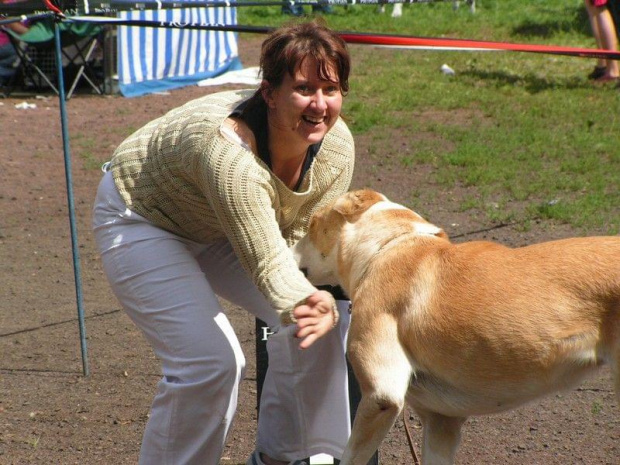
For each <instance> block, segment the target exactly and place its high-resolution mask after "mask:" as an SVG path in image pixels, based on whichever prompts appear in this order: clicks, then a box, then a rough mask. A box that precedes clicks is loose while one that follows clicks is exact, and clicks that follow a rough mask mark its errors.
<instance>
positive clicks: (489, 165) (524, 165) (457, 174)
mask: <svg viewBox="0 0 620 465" xmlns="http://www.w3.org/2000/svg"><path fill="white" fill-rule="evenodd" d="M334 9H335V12H334V14H332V15H328V16H325V19H326V21H327V23H328V24H329V25H330V27H332V28H333V29H336V30H340V31H364V32H379V33H390V34H391V33H394V34H404V35H411V36H425V37H453V38H467V39H479V40H491V41H507V42H515V43H531V44H548V45H562V46H573V47H585V48H595V43H594V39H593V37H592V34H591V31H590V26H589V22H588V18H587V15H586V13H585V9H584V6H583V0H529V1H528V2H523V1H522V0H480V1H479V2H478V8H477V12H476V13H475V14H473V15H472V14H471V13H470V12H469V10H468V9H467V8H463V7H462V8H461V9H460V10H457V11H453V10H452V5H451V2H436V3H419V4H411V5H406V6H405V8H404V15H403V17H402V18H400V19H393V18H391V17H390V15H389V14H385V15H379V14H377V13H376V6H375V5H356V6H353V7H351V6H349V7H348V8H345V7H343V6H337V7H335V8H334ZM306 10H307V11H308V12H309V11H310V8H309V7H306ZM388 10H389V7H388ZM238 14H239V19H238V21H239V23H240V24H254V25H262V26H278V25H280V24H283V23H284V22H287V21H289V18H288V17H286V16H283V15H281V14H280V11H279V8H278V7H262V8H258V7H256V8H254V7H244V8H239V10H238ZM351 51H352V57H353V73H352V76H351V91H350V93H349V95H348V96H347V98H346V99H345V108H344V112H345V113H346V114H347V115H348V117H349V120H350V121H351V124H350V126H351V129H352V131H353V132H354V134H355V135H358V136H359V135H372V136H373V140H374V143H375V144H376V145H377V147H378V149H377V150H378V151H379V152H382V151H385V153H383V154H382V155H386V156H389V157H392V158H395V159H396V161H398V162H399V163H401V164H402V165H404V166H409V167H413V168H414V169H415V166H416V165H418V164H430V165H433V167H434V168H435V169H434V171H433V172H434V176H435V181H436V182H438V183H439V184H440V186H443V187H444V188H445V189H449V188H451V187H453V186H456V185H459V186H467V187H469V188H470V189H472V188H473V189H474V190H475V192H476V195H472V196H470V197H468V198H464V199H462V201H461V205H459V208H461V209H462V210H464V211H468V210H473V209H476V210H479V211H482V212H484V214H485V215H487V218H488V219H489V220H491V221H505V220H506V219H510V220H513V221H519V222H522V223H524V224H525V223H527V222H528V221H531V220H533V219H538V218H542V219H551V220H554V221H559V222H565V223H568V224H570V225H572V226H574V227H576V228H578V229H580V230H582V231H583V232H584V233H587V232H588V231H603V232H605V233H608V234H618V233H620V188H619V187H620V90H618V89H615V88H614V87H613V85H609V86H604V87H597V86H594V85H593V84H592V83H591V82H589V81H588V80H587V78H586V76H587V74H588V73H589V72H590V70H591V69H592V67H593V66H594V64H595V62H594V60H592V59H584V58H575V57H563V56H552V55H545V54H534V53H520V52H465V51H462V52H461V51H434V50H430V51H429V50H424V51H423V50H393V49H378V48H374V47H371V46H360V45H356V46H352V47H351ZM444 63H446V64H448V65H449V66H450V67H452V68H453V69H454V70H455V72H456V74H455V75H454V76H447V75H444V74H442V73H441V72H440V71H439V68H440V66H441V65H442V64H444ZM428 115H432V118H429V117H427V116H428ZM394 128H397V129H398V130H399V131H405V133H407V132H408V133H411V134H412V135H421V134H426V135H429V136H431V137H426V138H423V139H421V141H420V143H417V141H418V139H420V138H416V144H414V145H412V148H411V150H410V151H408V152H407V153H406V154H399V153H393V151H392V150H391V148H390V138H389V135H386V136H382V134H385V133H386V131H387V130H388V129H394ZM388 134H389V132H388ZM489 205H493V208H489V207H488V206H489ZM514 205H519V206H520V207H519V208H518V209H515V207H514ZM524 205H525V207H524Z"/></svg>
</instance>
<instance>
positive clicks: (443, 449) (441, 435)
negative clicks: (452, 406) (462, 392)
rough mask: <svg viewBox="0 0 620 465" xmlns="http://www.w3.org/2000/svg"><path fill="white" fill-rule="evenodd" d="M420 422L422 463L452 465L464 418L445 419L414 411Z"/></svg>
mask: <svg viewBox="0 0 620 465" xmlns="http://www.w3.org/2000/svg"><path fill="white" fill-rule="evenodd" d="M416 413H417V414H418V415H419V416H420V420H421V422H422V436H423V437H422V440H423V443H422V463H423V464H424V465H452V464H454V458H455V456H456V450H457V449H458V446H459V443H460V442H461V427H462V426H463V423H465V420H466V418H459V417H447V416H445V415H441V414H439V413H435V412H429V411H424V410H421V409H416Z"/></svg>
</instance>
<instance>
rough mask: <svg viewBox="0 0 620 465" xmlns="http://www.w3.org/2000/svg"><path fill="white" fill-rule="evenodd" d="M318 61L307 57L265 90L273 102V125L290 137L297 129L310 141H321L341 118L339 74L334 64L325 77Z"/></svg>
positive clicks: (270, 112)
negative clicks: (322, 77) (277, 84)
mask: <svg viewBox="0 0 620 465" xmlns="http://www.w3.org/2000/svg"><path fill="white" fill-rule="evenodd" d="M317 71H318V69H317V62H316V60H315V59H314V58H306V59H305V60H303V61H302V62H301V64H300V66H299V67H298V68H297V70H296V71H295V74H294V75H293V76H291V75H290V74H288V73H287V74H286V75H285V76H284V79H283V81H282V84H281V85H280V86H279V87H277V88H275V89H271V90H266V91H265V92H264V94H263V95H264V98H265V101H266V102H267V105H268V106H269V127H270V128H274V129H276V130H277V131H278V132H281V135H284V136H286V137H289V135H290V134H292V133H294V134H295V135H296V136H297V137H299V138H300V139H303V140H304V141H305V142H306V143H307V144H308V145H311V144H315V143H317V142H320V141H321V140H322V139H323V137H325V134H327V132H328V131H329V130H330V129H331V128H332V126H333V125H334V124H335V123H336V121H337V120H338V116H339V115H340V110H341V109H342V91H341V88H340V84H339V82H338V74H337V73H336V72H335V70H334V69H333V68H331V67H330V69H329V73H328V78H329V80H326V79H321V77H320V76H319V74H318V72H317Z"/></svg>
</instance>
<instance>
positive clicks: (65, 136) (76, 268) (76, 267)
mask: <svg viewBox="0 0 620 465" xmlns="http://www.w3.org/2000/svg"><path fill="white" fill-rule="evenodd" d="M54 39H55V40H54V42H55V45H56V71H57V72H58V98H59V99H60V120H61V126H62V145H63V151H64V158H65V178H66V183H67V202H68V207H69V224H70V227H71V246H72V250H73V274H74V279H75V294H76V300H77V310H78V322H79V328H80V348H81V351H82V371H83V373H84V376H88V375H89V374H90V370H89V367H88V349H87V346H86V326H85V324H84V308H83V304H82V301H83V299H82V279H81V270H80V257H79V252H78V240H77V227H76V224H75V223H76V221H75V203H74V200H73V180H72V177H71V154H70V149H69V128H68V126H69V125H68V119H67V102H66V99H65V83H64V76H63V69H62V44H61V40H60V27H59V25H58V21H54Z"/></svg>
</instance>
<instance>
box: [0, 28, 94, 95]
mask: <svg viewBox="0 0 620 465" xmlns="http://www.w3.org/2000/svg"><path fill="white" fill-rule="evenodd" d="M52 21H53V20H51V19H50V20H42V21H39V22H36V23H34V24H32V25H31V26H30V29H29V30H28V32H26V33H25V34H21V35H20V34H16V33H14V32H13V31H10V30H8V29H4V31H5V32H6V33H7V34H8V35H9V38H10V40H11V43H12V45H13V48H14V49H15V51H16V53H17V55H18V58H19V65H18V69H17V73H16V74H17V75H18V76H20V77H21V83H22V86H24V87H25V88H27V87H28V86H30V87H31V88H33V90H34V91H36V92H44V91H45V90H47V89H52V90H53V91H54V92H55V93H56V94H58V93H59V92H58V87H57V82H58V72H57V69H56V55H55V43H54V24H53V22H52ZM59 28H60V40H61V51H62V62H63V71H64V72H65V75H66V77H65V87H66V86H67V85H69V88H68V90H67V92H66V98H67V100H68V99H70V98H71V96H72V95H73V92H74V91H75V89H76V87H77V85H78V84H79V83H80V81H81V80H82V78H83V79H84V80H85V81H86V82H87V83H88V84H89V85H90V87H91V88H92V89H93V90H94V91H95V92H96V93H97V94H103V82H102V76H98V75H97V73H96V71H95V69H94V66H93V64H94V60H93V55H94V52H95V50H96V49H97V46H98V44H99V40H100V37H101V35H102V32H103V27H102V26H99V25H96V24H91V23H76V22H61V23H59ZM67 78H68V79H67ZM18 80H19V79H14V82H13V83H12V86H11V89H9V90H8V91H7V92H5V93H6V95H10V94H11V92H12V91H13V90H14V88H15V87H16V86H17V82H16V81H18Z"/></svg>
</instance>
